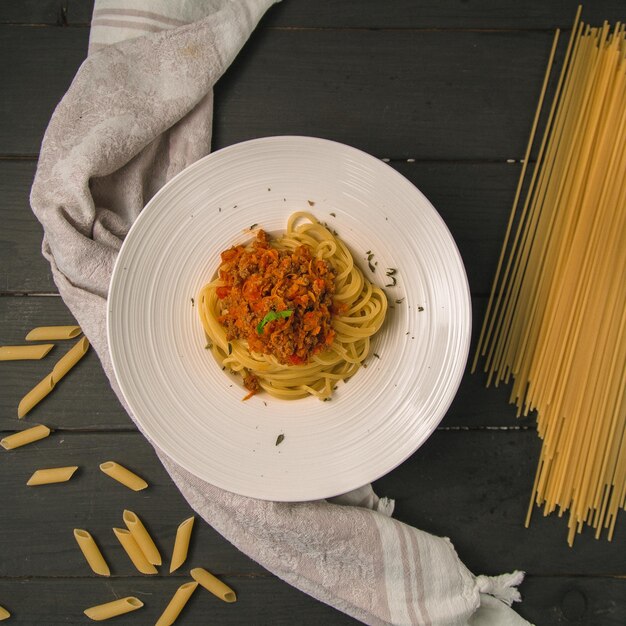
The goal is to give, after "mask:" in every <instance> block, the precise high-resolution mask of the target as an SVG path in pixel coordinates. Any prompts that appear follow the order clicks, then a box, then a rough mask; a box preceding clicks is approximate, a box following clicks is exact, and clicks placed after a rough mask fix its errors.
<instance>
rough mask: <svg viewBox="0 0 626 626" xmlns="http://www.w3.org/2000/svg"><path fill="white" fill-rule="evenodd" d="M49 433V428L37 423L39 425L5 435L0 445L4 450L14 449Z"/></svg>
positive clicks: (43, 437) (42, 437)
mask: <svg viewBox="0 0 626 626" xmlns="http://www.w3.org/2000/svg"><path fill="white" fill-rule="evenodd" d="M49 434H50V429H49V428H48V427H47V426H44V425H43V424H39V426H33V427H32V428H27V429H26V430H22V431H21V432H19V433H15V434H14V435H9V436H8V437H5V438H4V439H2V440H0V446H2V447H3V448H4V449H5V450H14V449H15V448H19V447H21V446H25V445H27V444H29V443H33V442H34V441H39V440H40V439H45V438H46V437H47V436H48V435H49Z"/></svg>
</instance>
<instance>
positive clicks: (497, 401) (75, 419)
mask: <svg viewBox="0 0 626 626" xmlns="http://www.w3.org/2000/svg"><path fill="white" fill-rule="evenodd" d="M485 304H486V302H485V299H484V298H475V299H474V311H473V317H474V320H475V322H474V328H473V333H474V341H473V345H474V344H475V343H476V338H477V336H478V335H477V333H478V332H479V330H480V323H481V321H482V317H483V310H484V307H485ZM0 318H1V319H3V320H4V324H3V334H2V343H3V344H5V345H13V344H19V343H23V339H24V337H25V335H26V333H27V332H28V330H29V329H31V328H34V327H36V326H43V325H48V324H72V323H75V322H74V320H73V318H72V316H71V314H70V312H69V311H68V310H67V307H66V306H65V304H64V303H63V301H62V300H61V299H60V298H58V297H52V296H51V297H33V296H29V297H8V296H5V297H0ZM66 343H67V342H65V343H63V342H59V345H58V346H57V347H55V348H54V350H53V351H52V352H51V353H50V354H49V355H48V357H46V358H45V359H43V360H41V361H14V362H6V363H2V364H1V371H2V376H0V430H7V431H9V430H10V431H13V430H16V429H22V428H24V427H27V426H28V425H29V424H31V423H34V422H39V421H42V422H44V423H46V424H48V425H49V426H51V427H54V428H61V429H66V430H68V429H69V430H103V429H104V430H106V429H109V428H115V429H116V430H117V429H121V430H134V429H135V427H134V425H133V424H132V422H131V421H130V418H129V417H128V416H127V415H126V413H125V412H124V410H123V409H122V407H121V405H120V404H119V402H118V400H117V398H116V396H115V394H114V393H113V391H112V389H111V388H110V386H109V383H108V380H107V378H106V376H105V374H104V372H103V370H102V367H101V365H100V362H99V360H98V358H97V356H96V354H95V352H94V351H93V350H90V352H89V353H88V354H87V355H86V356H85V358H84V359H83V360H82V361H81V362H80V363H79V364H78V365H77V366H76V368H75V369H73V370H72V372H71V374H70V375H68V377H67V378H66V379H64V380H63V381H61V383H60V384H59V386H58V388H57V389H55V390H54V392H53V393H51V394H50V395H49V396H48V397H47V398H46V399H45V400H43V402H41V403H40V404H39V405H38V406H36V407H35V408H34V409H33V410H32V411H31V412H30V413H29V414H28V416H27V417H26V419H25V420H18V419H17V405H18V404H19V401H20V399H21V398H22V397H23V395H24V394H25V393H26V392H27V391H28V390H29V389H31V388H32V386H34V385H35V384H36V383H37V382H38V381H39V380H41V379H42V378H43V377H44V376H45V375H46V374H47V373H48V371H49V370H50V368H51V366H52V364H53V363H55V362H56V360H57V358H58V357H59V355H61V354H63V351H64V350H65V345H66ZM68 345H69V344H68ZM381 358H382V359H384V358H386V356H385V355H384V354H383V355H381ZM484 384H485V377H484V376H483V375H482V374H480V373H479V374H475V375H471V374H470V373H469V370H468V371H466V373H465V376H464V378H463V380H462V382H461V386H460V388H459V391H458V394H457V396H456V398H455V400H454V402H453V403H452V406H451V407H450V409H449V411H448V413H447V415H446V417H445V418H444V420H443V422H442V427H444V428H458V427H472V428H475V427H485V426H489V427H513V428H518V427H525V426H529V425H532V424H533V420H532V419H531V418H526V419H524V420H517V419H516V418H515V411H514V409H513V408H512V407H510V406H509V405H508V393H509V391H508V389H507V388H505V387H501V388H499V389H486V388H485V387H484Z"/></svg>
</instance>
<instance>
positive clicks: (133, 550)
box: [113, 528, 158, 574]
mask: <svg viewBox="0 0 626 626" xmlns="http://www.w3.org/2000/svg"><path fill="white" fill-rule="evenodd" d="M113 532H114V533H115V536H116V537H117V538H118V540H119V542H120V543H121V544H122V548H124V550H125V551H126V554H128V558H129V559H130V560H131V561H132V562H133V565H134V566H135V567H136V568H137V570H138V571H140V572H141V573H142V574H157V573H158V572H157V568H156V567H154V565H152V563H149V562H148V559H146V555H145V554H144V553H143V552H142V551H141V548H140V547H139V544H138V543H137V542H136V541H135V538H134V537H133V536H132V535H131V534H130V531H129V530H126V529H125V528H114V529H113Z"/></svg>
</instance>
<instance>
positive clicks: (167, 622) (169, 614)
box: [155, 583, 198, 626]
mask: <svg viewBox="0 0 626 626" xmlns="http://www.w3.org/2000/svg"><path fill="white" fill-rule="evenodd" d="M197 586H198V583H185V584H184V585H181V586H180V587H179V588H178V589H177V590H176V593H175V594H174V595H173V597H172V599H171V600H170V603H169V604H168V605H167V606H166V607H165V611H163V613H162V614H161V617H159V619H158V620H157V623H156V625H155V626H171V625H172V624H173V623H174V622H175V621H176V619H177V618H178V616H179V615H180V612H181V611H182V610H183V609H184V608H185V604H187V602H188V601H189V598H191V594H192V593H193V592H194V591H195V590H196V588H197Z"/></svg>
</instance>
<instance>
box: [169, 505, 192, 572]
mask: <svg viewBox="0 0 626 626" xmlns="http://www.w3.org/2000/svg"><path fill="white" fill-rule="evenodd" d="M193 521H194V517H193V515H192V516H191V517H190V518H189V519H186V520H185V521H184V522H182V523H181V525H180V526H179V527H178V530H177V531H176V540H175V541H174V550H173V551H172V560H171V561H170V574H171V573H172V572H174V571H176V570H177V569H178V568H179V567H180V566H181V565H182V564H183V563H184V562H185V561H186V559H187V552H188V551H189V541H190V540H191V529H192V528H193Z"/></svg>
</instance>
